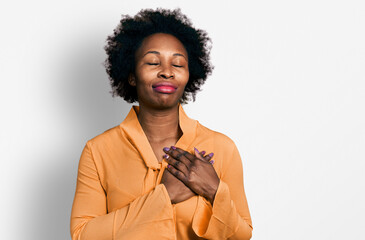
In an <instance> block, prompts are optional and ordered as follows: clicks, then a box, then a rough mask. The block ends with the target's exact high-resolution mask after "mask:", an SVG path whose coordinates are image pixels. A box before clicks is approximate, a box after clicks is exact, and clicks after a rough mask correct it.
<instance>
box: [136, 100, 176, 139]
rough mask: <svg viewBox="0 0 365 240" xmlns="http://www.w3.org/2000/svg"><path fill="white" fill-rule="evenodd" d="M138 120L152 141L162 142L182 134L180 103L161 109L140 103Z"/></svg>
mask: <svg viewBox="0 0 365 240" xmlns="http://www.w3.org/2000/svg"><path fill="white" fill-rule="evenodd" d="M138 121H139V123H140V124H141V126H142V129H143V131H144V133H145V134H146V136H147V138H148V140H149V141H150V142H161V141H164V140H167V139H171V138H173V139H175V140H178V139H179V138H180V136H181V135H182V131H181V129H180V126H179V106H178V105H176V106H174V107H173V108H168V109H163V110H161V109H152V108H149V107H147V106H144V105H141V104H140V106H139V113H138Z"/></svg>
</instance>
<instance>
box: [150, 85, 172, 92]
mask: <svg viewBox="0 0 365 240" xmlns="http://www.w3.org/2000/svg"><path fill="white" fill-rule="evenodd" d="M152 87H153V90H155V91H156V92H159V93H174V92H176V88H177V87H175V86H174V85H173V84H171V83H159V84H155V85H153V86H152Z"/></svg>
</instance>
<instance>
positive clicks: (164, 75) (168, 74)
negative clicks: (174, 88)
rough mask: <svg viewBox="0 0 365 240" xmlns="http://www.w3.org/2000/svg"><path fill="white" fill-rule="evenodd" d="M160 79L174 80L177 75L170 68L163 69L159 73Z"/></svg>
mask: <svg viewBox="0 0 365 240" xmlns="http://www.w3.org/2000/svg"><path fill="white" fill-rule="evenodd" d="M158 77H160V78H164V79H169V78H174V77H175V75H174V72H173V71H172V69H171V68H170V67H163V68H162V69H161V71H159V72H158Z"/></svg>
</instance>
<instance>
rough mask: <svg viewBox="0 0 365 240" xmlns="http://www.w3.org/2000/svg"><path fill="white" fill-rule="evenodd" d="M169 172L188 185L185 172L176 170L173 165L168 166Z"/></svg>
mask: <svg viewBox="0 0 365 240" xmlns="http://www.w3.org/2000/svg"><path fill="white" fill-rule="evenodd" d="M167 170H168V171H169V172H170V173H171V174H172V175H174V176H175V177H176V178H177V179H179V180H180V181H182V182H183V183H184V184H185V183H186V176H185V174H184V173H183V172H181V171H179V170H178V169H176V168H175V167H174V166H172V165H170V164H169V165H167Z"/></svg>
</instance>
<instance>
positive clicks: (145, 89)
mask: <svg viewBox="0 0 365 240" xmlns="http://www.w3.org/2000/svg"><path fill="white" fill-rule="evenodd" d="M135 66H136V68H135V72H134V73H132V74H130V75H129V79H128V81H129V84H130V85H132V86H134V87H136V90H137V96H138V102H139V113H138V120H139V122H140V124H141V126H142V128H143V131H144V132H145V134H146V136H147V139H148V141H149V143H150V145H151V147H152V149H153V151H154V153H155V156H156V159H157V161H159V162H161V161H162V158H163V155H166V156H165V159H166V158H167V160H168V161H169V163H170V161H171V164H174V166H178V165H179V164H178V163H177V164H176V163H175V162H174V163H172V161H173V160H175V161H184V163H183V164H185V163H186V164H188V163H187V162H185V161H186V159H185V158H176V157H177V156H178V154H179V153H180V152H179V153H177V152H176V151H177V150H176V149H175V150H174V149H170V151H164V150H163V149H164V148H165V149H166V146H173V145H175V144H176V142H177V141H178V140H179V138H180V137H181V136H182V131H181V129H180V126H179V105H178V104H179V102H180V99H181V97H182V95H183V93H184V89H185V86H186V84H187V82H188V80H189V66H188V54H187V51H186V49H185V47H184V45H183V44H182V43H181V42H180V41H179V40H178V39H177V38H176V37H174V36H172V35H170V34H165V33H156V34H153V35H151V36H148V37H146V38H145V39H144V40H143V42H142V44H141V46H140V47H139V48H138V49H137V51H136V53H135ZM160 83H170V84H173V85H174V86H175V87H176V91H174V92H172V93H161V92H157V91H155V90H154V86H155V85H156V84H160ZM178 151H182V152H185V151H184V150H183V149H179V150H178ZM186 153H187V152H186ZM189 154H190V153H189ZM190 155H191V154H190ZM190 155H188V156H189V159H191V161H192V162H194V164H188V165H189V166H187V168H186V169H184V171H183V172H182V171H181V169H180V168H179V167H177V168H172V167H170V168H168V170H169V171H164V174H163V176H162V179H161V183H163V184H164V185H165V187H166V190H167V192H168V194H169V196H170V199H171V202H172V203H179V202H182V201H185V200H187V199H189V198H191V197H192V196H194V195H196V194H198V195H201V196H203V197H206V198H207V199H208V200H209V201H210V202H211V203H212V204H213V200H214V196H215V193H216V191H217V188H218V184H219V178H218V176H217V174H216V172H215V170H214V168H213V166H212V164H211V163H209V160H210V159H211V155H206V156H204V154H202V153H199V152H198V151H196V153H195V155H191V156H190ZM167 156H169V157H167ZM193 157H194V158H193ZM195 158H196V159H195ZM202 162H204V163H205V164H202ZM193 169H196V171H199V174H198V175H201V177H199V178H193V177H192V176H193V175H194V174H196V171H192V172H191V174H190V175H189V173H188V171H190V170H193ZM183 174H184V176H186V174H188V175H189V176H190V177H188V178H187V179H186V178H183V177H182V176H183Z"/></svg>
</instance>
